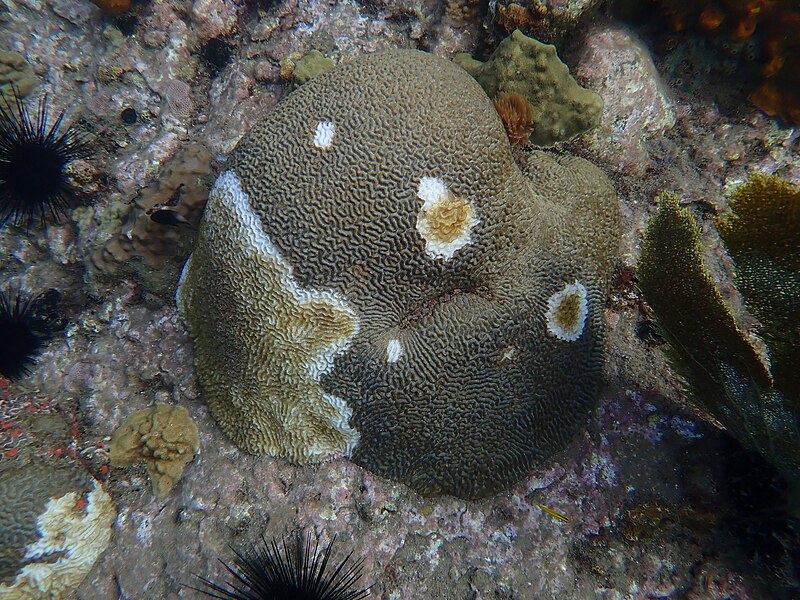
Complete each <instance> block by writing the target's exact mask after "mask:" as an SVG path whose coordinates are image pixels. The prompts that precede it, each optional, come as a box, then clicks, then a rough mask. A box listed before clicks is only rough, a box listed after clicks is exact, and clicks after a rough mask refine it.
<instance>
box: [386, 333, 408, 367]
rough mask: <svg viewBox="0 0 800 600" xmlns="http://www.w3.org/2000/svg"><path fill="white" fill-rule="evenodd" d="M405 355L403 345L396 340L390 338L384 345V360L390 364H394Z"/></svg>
mask: <svg viewBox="0 0 800 600" xmlns="http://www.w3.org/2000/svg"><path fill="white" fill-rule="evenodd" d="M405 353H406V352H405V350H404V349H403V344H401V343H400V340H398V339H397V338H392V339H391V340H389V342H388V343H387V344H386V360H387V361H388V362H390V363H396V362H397V361H398V360H400V358H401V357H402V356H403V355H404V354H405Z"/></svg>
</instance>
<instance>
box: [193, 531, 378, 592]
mask: <svg viewBox="0 0 800 600" xmlns="http://www.w3.org/2000/svg"><path fill="white" fill-rule="evenodd" d="M335 540H336V538H334V539H333V540H331V541H330V542H329V543H328V544H327V545H326V546H325V547H324V548H323V549H322V551H321V552H319V551H318V550H319V541H318V540H315V541H314V542H313V543H312V541H311V534H310V533H307V534H306V535H305V537H301V536H300V535H297V536H295V537H294V539H293V540H292V541H291V542H290V543H288V544H287V542H286V538H283V539H282V540H281V544H280V545H279V544H278V542H277V541H276V540H275V539H273V540H271V541H270V542H268V541H267V539H266V538H265V537H264V536H263V535H262V536H261V541H262V542H263V545H261V546H260V547H256V546H252V547H251V548H250V550H249V552H244V553H241V552H237V551H236V550H234V552H235V554H236V561H235V562H234V565H233V566H229V565H228V564H226V563H224V562H222V561H220V562H222V564H223V565H225V568H226V569H228V572H229V573H230V574H231V575H233V580H231V581H226V582H225V586H226V587H223V586H220V585H218V584H216V583H212V582H211V581H209V580H208V579H204V578H203V577H200V579H201V580H202V582H203V583H204V584H205V585H206V586H208V588H209V589H210V591H207V590H197V591H199V592H202V593H203V594H205V595H207V596H211V597H212V598H218V599H219V600H361V599H362V598H366V597H367V595H368V593H369V588H356V583H357V582H358V580H359V579H360V578H361V565H362V563H363V561H361V560H357V561H353V562H350V558H351V556H352V552H351V553H350V554H348V555H347V556H346V557H345V559H344V560H343V561H341V562H339V563H338V564H337V565H336V566H335V567H334V566H333V565H331V567H330V568H329V567H328V561H329V560H330V557H331V548H332V547H333V543H334V541H335ZM193 589H197V588H193Z"/></svg>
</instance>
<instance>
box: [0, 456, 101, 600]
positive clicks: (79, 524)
mask: <svg viewBox="0 0 800 600" xmlns="http://www.w3.org/2000/svg"><path fill="white" fill-rule="evenodd" d="M115 518H116V511H115V510H114V505H113V503H112V502H111V497H110V496H109V495H108V494H107V493H106V492H105V491H103V488H102V487H101V486H100V482H99V481H97V480H95V479H92V477H91V476H89V474H88V473H87V472H86V471H85V470H84V469H83V468H81V467H79V466H77V465H60V466H58V467H56V466H51V465H47V464H44V463H39V462H33V463H30V464H28V465H26V466H24V467H21V468H9V469H5V470H3V471H0V598H8V599H9V600H11V599H17V598H19V599H23V598H25V599H27V598H52V599H53V600H58V599H64V600H66V599H67V598H72V597H74V593H75V590H76V589H77V588H78V586H79V585H80V584H81V582H82V581H83V579H84V578H85V577H86V575H87V574H88V573H89V571H90V570H91V568H92V565H93V564H94V563H95V561H96V560H97V559H98V557H99V556H100V555H101V554H102V553H103V552H104V551H105V549H106V547H107V546H108V543H109V541H110V540H111V526H112V523H113V521H114V519H115Z"/></svg>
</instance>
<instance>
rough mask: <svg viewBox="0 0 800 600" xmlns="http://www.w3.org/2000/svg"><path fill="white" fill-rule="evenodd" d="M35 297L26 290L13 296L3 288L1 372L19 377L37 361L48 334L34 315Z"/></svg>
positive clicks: (0, 322) (0, 340) (0, 298)
mask: <svg viewBox="0 0 800 600" xmlns="http://www.w3.org/2000/svg"><path fill="white" fill-rule="evenodd" d="M33 304H34V301H32V300H30V299H26V298H23V296H22V294H17V297H16V298H15V299H14V300H12V299H11V298H10V297H9V296H8V295H7V294H5V293H1V292H0V375H3V376H4V377H6V378H8V379H11V380H15V379H20V378H21V377H23V376H24V375H28V374H29V373H30V372H31V371H30V368H29V367H31V366H32V365H35V364H36V355H38V354H39V352H40V351H41V349H42V347H43V346H44V343H45V341H46V340H47V334H46V333H45V332H44V331H42V328H41V323H40V321H39V319H37V318H36V316H35V315H34V311H33V310H32V308H33Z"/></svg>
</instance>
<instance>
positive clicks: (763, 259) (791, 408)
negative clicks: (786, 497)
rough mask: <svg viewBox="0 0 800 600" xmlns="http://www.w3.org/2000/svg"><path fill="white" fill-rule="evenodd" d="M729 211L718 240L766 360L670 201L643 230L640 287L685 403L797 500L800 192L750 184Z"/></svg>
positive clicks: (667, 197)
mask: <svg viewBox="0 0 800 600" xmlns="http://www.w3.org/2000/svg"><path fill="white" fill-rule="evenodd" d="M731 208H732V210H733V212H732V214H731V215H728V216H725V217H724V218H722V219H721V220H720V222H719V229H720V234H721V235H722V238H723V240H724V241H725V243H726V244H730V245H729V250H730V253H731V256H732V258H733V259H734V265H735V270H736V281H737V284H738V285H739V290H740V292H741V293H742V294H743V296H744V298H745V303H746V305H747V306H748V308H749V309H750V311H751V312H752V313H753V314H754V315H755V316H757V317H758V318H759V319H760V321H761V323H762V325H763V327H762V329H761V330H760V333H761V335H762V337H763V340H764V342H766V345H767V348H768V350H769V356H768V357H767V356H764V355H763V352H762V351H760V350H759V349H758V346H757V345H756V343H755V340H754V339H753V338H752V337H751V336H748V335H746V334H744V333H743V332H742V331H741V330H740V329H739V327H738V326H737V323H736V319H735V318H734V315H733V314H732V313H731V311H730V309H729V307H728V306H727V305H726V304H725V302H724V300H723V298H722V296H721V295H720V293H719V291H718V290H717V288H716V285H715V283H714V281H713V280H712V278H711V276H710V275H709V273H708V272H707V270H706V268H705V266H704V264H703V259H702V247H701V244H700V235H699V229H698V227H697V224H696V223H695V221H694V218H693V217H692V215H691V214H690V213H689V212H688V211H687V210H685V209H683V208H681V207H680V206H679V205H678V199H677V197H676V196H674V195H671V194H664V195H662V196H661V198H660V208H659V211H658V214H657V215H656V216H655V217H653V219H652V220H651V221H650V223H649V224H648V226H647V230H646V231H645V238H644V244H643V247H642V255H641V259H640V261H639V270H638V277H639V285H640V287H641V289H642V292H643V294H644V298H645V300H646V301H647V303H648V304H649V305H650V307H651V308H652V309H653V312H654V314H655V317H656V320H657V322H658V325H659V328H660V330H661V331H662V333H663V335H664V337H665V338H666V339H667V341H668V342H669V343H670V351H669V357H670V359H671V363H672V365H673V367H674V368H675V370H676V371H677V372H678V373H679V374H680V375H681V376H682V378H683V379H684V380H685V382H686V385H687V393H688V397H689V399H690V400H691V401H692V402H694V403H695V404H696V405H697V406H698V407H700V408H701V409H702V410H704V411H706V412H707V413H709V414H710V415H711V416H712V417H714V419H716V420H717V421H719V422H720V423H721V424H722V425H724V426H725V428H726V429H728V430H729V431H730V432H731V434H732V435H733V436H734V437H735V438H737V439H738V440H739V441H740V442H741V443H742V444H744V445H745V446H747V447H750V448H753V449H755V450H757V451H758V452H760V453H761V454H762V455H763V456H764V457H765V458H766V459H767V460H769V461H770V462H771V463H772V464H773V465H775V467H776V468H777V469H778V470H779V471H780V472H781V473H782V474H783V475H784V476H785V477H786V478H787V479H788V481H789V483H790V486H792V489H793V493H797V492H798V491H800V397H798V388H797V378H798V375H797V364H798V359H799V358H800V343H799V342H800V339H799V338H800V333H798V327H797V324H798V322H800V310H799V309H798V308H799V307H800V303H798V299H797V296H798V289H800V286H798V279H799V278H800V275H799V274H798V272H799V270H800V269H799V268H800V261H798V256H799V255H798V248H797V240H798V239H800V218H798V217H800V193H799V192H798V190H797V189H796V188H792V187H790V186H788V185H787V184H785V183H784V182H781V181H780V180H778V179H776V178H766V177H763V176H754V177H753V178H752V179H751V180H750V181H749V182H748V183H747V184H745V185H744V186H743V187H741V188H739V190H737V191H736V192H734V194H733V196H732V199H731ZM799 497H800V496H799Z"/></svg>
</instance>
